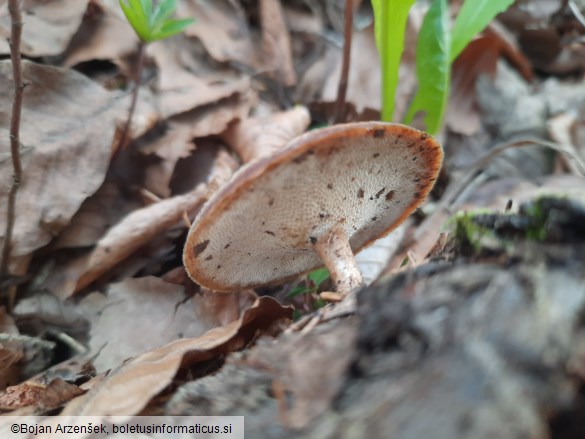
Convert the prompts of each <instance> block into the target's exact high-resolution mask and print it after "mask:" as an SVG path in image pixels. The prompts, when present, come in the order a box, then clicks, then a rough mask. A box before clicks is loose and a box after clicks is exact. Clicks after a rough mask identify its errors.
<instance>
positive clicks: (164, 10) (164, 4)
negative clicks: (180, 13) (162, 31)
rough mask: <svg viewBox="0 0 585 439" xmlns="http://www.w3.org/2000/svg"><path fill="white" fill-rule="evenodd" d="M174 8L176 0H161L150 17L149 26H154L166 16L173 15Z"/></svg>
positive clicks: (175, 7)
mask: <svg viewBox="0 0 585 439" xmlns="http://www.w3.org/2000/svg"><path fill="white" fill-rule="evenodd" d="M175 9H177V2H176V0H161V1H160V2H159V3H158V5H157V7H156V9H155V10H154V13H153V14H152V16H151V17H150V24H151V26H152V27H153V28H154V27H156V26H157V24H159V23H160V24H162V23H164V21H165V20H166V19H167V18H169V17H170V16H171V15H173V12H175Z"/></svg>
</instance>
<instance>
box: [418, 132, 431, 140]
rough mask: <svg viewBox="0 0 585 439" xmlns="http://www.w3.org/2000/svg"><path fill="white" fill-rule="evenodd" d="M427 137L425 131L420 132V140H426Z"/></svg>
mask: <svg viewBox="0 0 585 439" xmlns="http://www.w3.org/2000/svg"><path fill="white" fill-rule="evenodd" d="M429 137H430V136H429V135H428V134H427V133H420V140H427V139H428V138H429Z"/></svg>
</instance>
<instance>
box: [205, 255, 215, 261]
mask: <svg viewBox="0 0 585 439" xmlns="http://www.w3.org/2000/svg"><path fill="white" fill-rule="evenodd" d="M212 259H213V256H211V255H209V256H207V257H206V258H205V260H206V261H211V260H212Z"/></svg>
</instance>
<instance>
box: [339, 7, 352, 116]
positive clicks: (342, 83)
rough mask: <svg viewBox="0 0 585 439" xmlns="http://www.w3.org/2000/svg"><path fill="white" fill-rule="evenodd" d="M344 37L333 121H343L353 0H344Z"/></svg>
mask: <svg viewBox="0 0 585 439" xmlns="http://www.w3.org/2000/svg"><path fill="white" fill-rule="evenodd" d="M343 16H344V20H343V27H344V31H343V33H344V38H343V40H344V41H343V61H342V64H341V77H340V78H339V86H338V87H337V103H336V108H337V110H336V111H335V123H341V122H345V98H346V95H347V83H348V79H349V61H350V58H351V35H352V31H353V1H352V0H345V12H344V15H343Z"/></svg>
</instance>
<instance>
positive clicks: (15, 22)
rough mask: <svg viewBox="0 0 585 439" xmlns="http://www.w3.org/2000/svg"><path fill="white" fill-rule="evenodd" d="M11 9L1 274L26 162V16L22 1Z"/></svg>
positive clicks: (6, 269)
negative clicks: (8, 165)
mask: <svg viewBox="0 0 585 439" xmlns="http://www.w3.org/2000/svg"><path fill="white" fill-rule="evenodd" d="M8 11H9V13H10V20H11V35H10V41H9V44H10V59H11V61H12V76H13V78H14V100H13V102H12V117H11V120H10V154H11V157H12V167H13V172H14V173H13V176H12V186H11V187H10V192H9V193H8V207H7V209H6V229H5V232H4V244H3V247H2V260H1V262H0V275H2V276H4V275H7V274H8V272H9V265H10V253H11V249H12V233H13V231H14V222H15V218H16V194H17V192H18V188H19V186H20V183H21V181H22V162H21V159H20V118H21V113H22V101H23V96H24V87H25V86H24V81H23V78H22V63H21V60H20V41H21V38H22V26H23V22H22V15H21V13H20V5H19V2H18V0H9V1H8Z"/></svg>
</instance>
